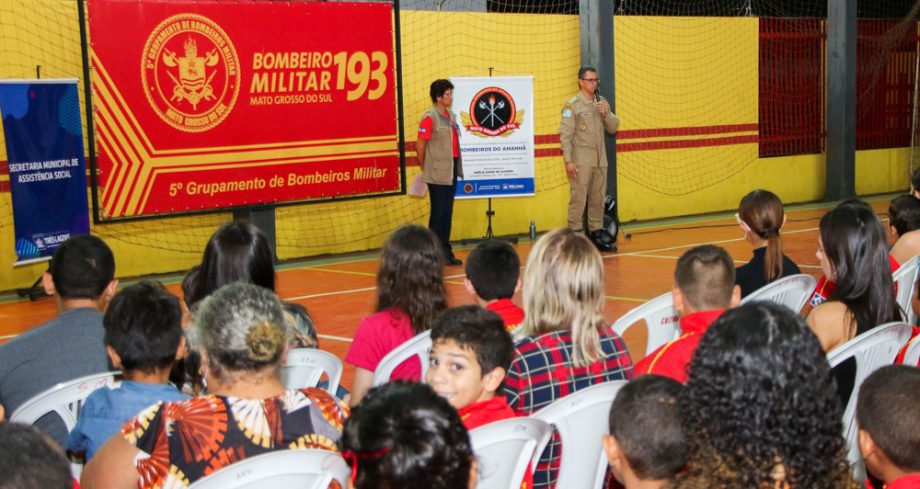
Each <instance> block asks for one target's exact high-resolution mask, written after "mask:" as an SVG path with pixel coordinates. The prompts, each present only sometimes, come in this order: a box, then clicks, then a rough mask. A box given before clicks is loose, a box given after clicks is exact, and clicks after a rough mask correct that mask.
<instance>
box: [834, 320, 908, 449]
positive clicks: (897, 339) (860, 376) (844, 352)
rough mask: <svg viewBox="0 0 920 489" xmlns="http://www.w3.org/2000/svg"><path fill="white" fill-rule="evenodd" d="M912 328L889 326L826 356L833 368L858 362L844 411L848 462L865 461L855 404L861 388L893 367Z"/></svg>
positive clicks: (844, 432)
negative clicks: (871, 377)
mask: <svg viewBox="0 0 920 489" xmlns="http://www.w3.org/2000/svg"><path fill="white" fill-rule="evenodd" d="M910 333H911V327H910V325H908V324H907V323H886V324H882V325H880V326H876V327H875V328H872V329H870V330H869V331H866V332H865V333H863V334H861V335H859V336H857V337H856V338H853V339H852V340H850V341H848V342H846V343H845V344H844V345H843V346H841V347H840V348H837V349H836V350H833V351H831V352H830V353H828V354H827V361H828V363H830V366H831V368H834V367H836V366H838V365H840V364H841V363H843V362H844V361H845V360H847V359H849V358H855V359H856V377H855V379H854V381H853V391H852V392H851V393H850V399H849V400H848V401H847V403H846V407H845V408H844V411H843V434H844V437H845V438H846V442H847V460H848V461H849V462H850V463H851V464H856V463H859V462H860V461H861V460H862V457H861V455H860V453H859V445H858V444H857V432H858V428H857V426H856V400H857V398H858V397H859V387H860V385H861V384H862V383H863V381H864V380H866V377H868V376H869V374H871V373H872V372H875V371H876V370H878V369H880V368H882V367H884V366H885V365H891V364H892V363H894V360H895V358H896V357H897V356H898V351H900V350H901V347H903V346H904V344H905V343H907V340H908V339H910Z"/></svg>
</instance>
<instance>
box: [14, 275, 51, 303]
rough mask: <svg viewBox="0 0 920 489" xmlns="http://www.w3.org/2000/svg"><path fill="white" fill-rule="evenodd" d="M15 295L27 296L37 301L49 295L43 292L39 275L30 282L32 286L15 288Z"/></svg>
mask: <svg viewBox="0 0 920 489" xmlns="http://www.w3.org/2000/svg"><path fill="white" fill-rule="evenodd" d="M16 295H18V296H19V297H28V298H29V300H30V301H32V302H34V301H37V300H38V299H44V298H45V297H50V296H49V295H48V294H46V293H45V288H44V287H43V286H42V276H41V275H39V276H38V278H37V279H35V283H34V284H32V286H31V287H29V288H28V289H16Z"/></svg>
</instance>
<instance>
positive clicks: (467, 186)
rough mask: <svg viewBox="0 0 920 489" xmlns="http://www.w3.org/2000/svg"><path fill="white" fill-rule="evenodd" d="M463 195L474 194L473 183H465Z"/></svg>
mask: <svg viewBox="0 0 920 489" xmlns="http://www.w3.org/2000/svg"><path fill="white" fill-rule="evenodd" d="M463 193H465V194H471V193H473V184H472V183H464V184H463Z"/></svg>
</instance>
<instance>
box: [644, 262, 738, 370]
mask: <svg viewBox="0 0 920 489" xmlns="http://www.w3.org/2000/svg"><path fill="white" fill-rule="evenodd" d="M672 293H673V294H674V308H675V309H677V312H678V313H679V314H680V329H681V332H682V334H681V335H680V337H679V338H677V339H676V340H674V341H671V342H669V343H665V344H664V345H662V346H661V347H660V348H658V349H657V350H655V351H653V352H651V353H649V354H648V355H647V356H646V357H645V358H643V359H642V360H641V361H640V362H639V363H637V364H636V370H635V372H636V375H637V376H638V375H644V374H658V375H664V376H666V377H671V378H672V379H674V380H677V381H678V382H681V383H684V382H686V381H687V365H688V364H689V363H690V359H691V358H693V352H694V351H696V346H697V345H699V344H700V338H702V337H703V334H704V333H705V332H706V329H707V328H708V327H709V325H710V324H711V323H712V322H713V321H715V320H716V318H718V317H719V316H720V315H721V314H722V313H723V312H724V311H725V310H726V309H728V308H730V307H734V306H736V305H738V302H740V300H741V288H740V287H738V286H737V285H735V264H734V262H733V261H732V258H731V257H730V256H729V255H728V252H727V251H725V249H723V248H720V247H718V246H713V245H703V246H697V247H696V248H693V249H691V250H689V251H687V252H686V253H684V254H683V255H682V256H681V257H680V258H679V259H678V260H677V267H676V268H675V269H674V287H673V289H672Z"/></svg>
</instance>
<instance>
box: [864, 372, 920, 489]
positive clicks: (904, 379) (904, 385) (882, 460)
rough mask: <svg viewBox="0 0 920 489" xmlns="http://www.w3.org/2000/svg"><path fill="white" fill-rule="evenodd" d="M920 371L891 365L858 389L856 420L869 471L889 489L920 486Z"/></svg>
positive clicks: (868, 379) (905, 488) (874, 374)
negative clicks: (918, 412)
mask: <svg viewBox="0 0 920 489" xmlns="http://www.w3.org/2000/svg"><path fill="white" fill-rule="evenodd" d="M918 405H920V369H918V368H916V367H908V366H905V365H889V366H887V367H882V368H880V369H879V370H876V371H875V372H873V373H872V375H870V376H869V377H868V378H867V379H866V380H865V381H864V382H863V384H862V387H861V388H860V390H859V399H858V401H857V404H856V421H857V422H858V423H859V451H860V452H862V456H863V459H864V460H865V461H866V469H867V470H868V471H869V473H871V474H872V475H874V476H875V477H877V478H879V479H880V480H881V481H882V482H884V484H885V487H886V488H887V489H908V488H915V487H920V417H918V416H917V406H918Z"/></svg>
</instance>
